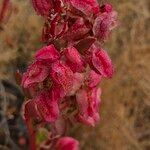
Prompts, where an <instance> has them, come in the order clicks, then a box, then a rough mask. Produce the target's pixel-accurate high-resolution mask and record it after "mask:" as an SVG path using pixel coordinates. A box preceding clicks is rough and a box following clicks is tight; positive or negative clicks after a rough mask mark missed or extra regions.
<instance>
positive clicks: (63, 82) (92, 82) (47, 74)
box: [21, 0, 117, 150]
mask: <svg viewBox="0 0 150 150" xmlns="http://www.w3.org/2000/svg"><path fill="white" fill-rule="evenodd" d="M32 4H33V7H34V9H35V11H36V12H37V13H38V14H39V15H41V16H42V17H43V18H44V19H45V24H44V27H43V33H42V39H43V42H45V43H46V46H44V47H43V48H41V49H40V50H38V51H37V52H36V54H35V55H34V60H33V62H32V63H31V64H30V65H29V66H28V68H27V70H26V72H25V73H24V74H23V76H22V81H21V86H22V87H23V90H24V92H25V95H26V97H27V101H26V102H25V104H24V106H23V115H24V119H25V121H26V122H27V124H28V127H29V130H30V128H31V126H35V125H37V124H49V125H50V127H51V136H50V137H51V138H50V139H49V142H47V143H49V146H50V147H49V149H56V150H67V149H69V150H77V149H78V142H77V141H76V140H74V139H72V138H70V137H61V136H64V135H65V133H66V131H67V129H68V128H69V127H70V126H71V125H74V124H75V123H77V122H78V123H82V124H85V125H89V126H95V124H96V123H97V122H98V121H99V118H100V117H99V113H98V108H99V104H100V95H101V89H100V88H99V83H100V82H101V80H102V79H103V78H111V77H112V75H113V66H112V63H111V59H110V58H109V56H108V54H107V52H106V51H105V50H103V49H102V48H101V45H102V43H103V42H104V41H105V40H106V39H107V37H108V35H109V33H110V31H111V30H112V29H113V28H114V27H115V26H116V25H117V21H116V17H117V14H116V12H115V11H113V9H112V6H111V5H110V4H104V5H102V6H99V4H98V2H97V1H96V0H32ZM32 130H33V128H32ZM32 149H34V148H33V145H32Z"/></svg>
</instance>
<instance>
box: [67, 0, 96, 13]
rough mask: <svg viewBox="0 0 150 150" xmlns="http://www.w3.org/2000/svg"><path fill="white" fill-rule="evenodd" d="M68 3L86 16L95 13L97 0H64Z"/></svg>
mask: <svg viewBox="0 0 150 150" xmlns="http://www.w3.org/2000/svg"><path fill="white" fill-rule="evenodd" d="M65 1H66V2H67V3H68V4H69V5H71V6H72V7H74V8H76V9H77V10H79V11H81V12H82V13H84V14H85V15H87V16H90V15H92V14H97V13H98V12H99V5H98V2H97V0H65Z"/></svg>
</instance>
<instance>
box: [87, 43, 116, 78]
mask: <svg viewBox="0 0 150 150" xmlns="http://www.w3.org/2000/svg"><path fill="white" fill-rule="evenodd" d="M87 60H88V62H89V64H90V66H91V67H92V69H94V70H95V71H96V72H97V73H99V74H101V75H102V77H106V78H111V77H112V75H113V72H114V69H113V66H112V62H111V59H110V58H109V56H108V54H107V52H106V51H104V50H103V49H101V48H98V47H96V46H95V45H92V46H91V48H90V49H89V53H87Z"/></svg>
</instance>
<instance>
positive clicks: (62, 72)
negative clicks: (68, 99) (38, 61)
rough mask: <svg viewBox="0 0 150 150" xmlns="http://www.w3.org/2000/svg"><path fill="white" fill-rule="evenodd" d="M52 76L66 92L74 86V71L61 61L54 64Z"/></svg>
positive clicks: (51, 71)
mask: <svg viewBox="0 0 150 150" xmlns="http://www.w3.org/2000/svg"><path fill="white" fill-rule="evenodd" d="M50 77H51V78H52V80H53V82H54V83H55V84H56V85H61V86H62V88H63V89H64V91H65V92H68V91H69V90H70V89H71V88H72V86H73V72H72V70H71V69H70V68H69V67H68V66H67V65H65V64H63V62H61V61H56V62H54V63H53V64H52V66H51V70H50Z"/></svg>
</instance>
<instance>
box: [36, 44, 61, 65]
mask: <svg viewBox="0 0 150 150" xmlns="http://www.w3.org/2000/svg"><path fill="white" fill-rule="evenodd" d="M59 57H60V54H59V52H58V51H57V50H56V48H55V47H54V45H53V44H51V45H49V46H45V47H43V48H41V49H40V50H38V51H37V52H36V54H35V59H36V60H39V61H42V62H43V63H44V61H45V63H46V62H47V63H52V62H54V61H56V60H57V59H58V58H59Z"/></svg>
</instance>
